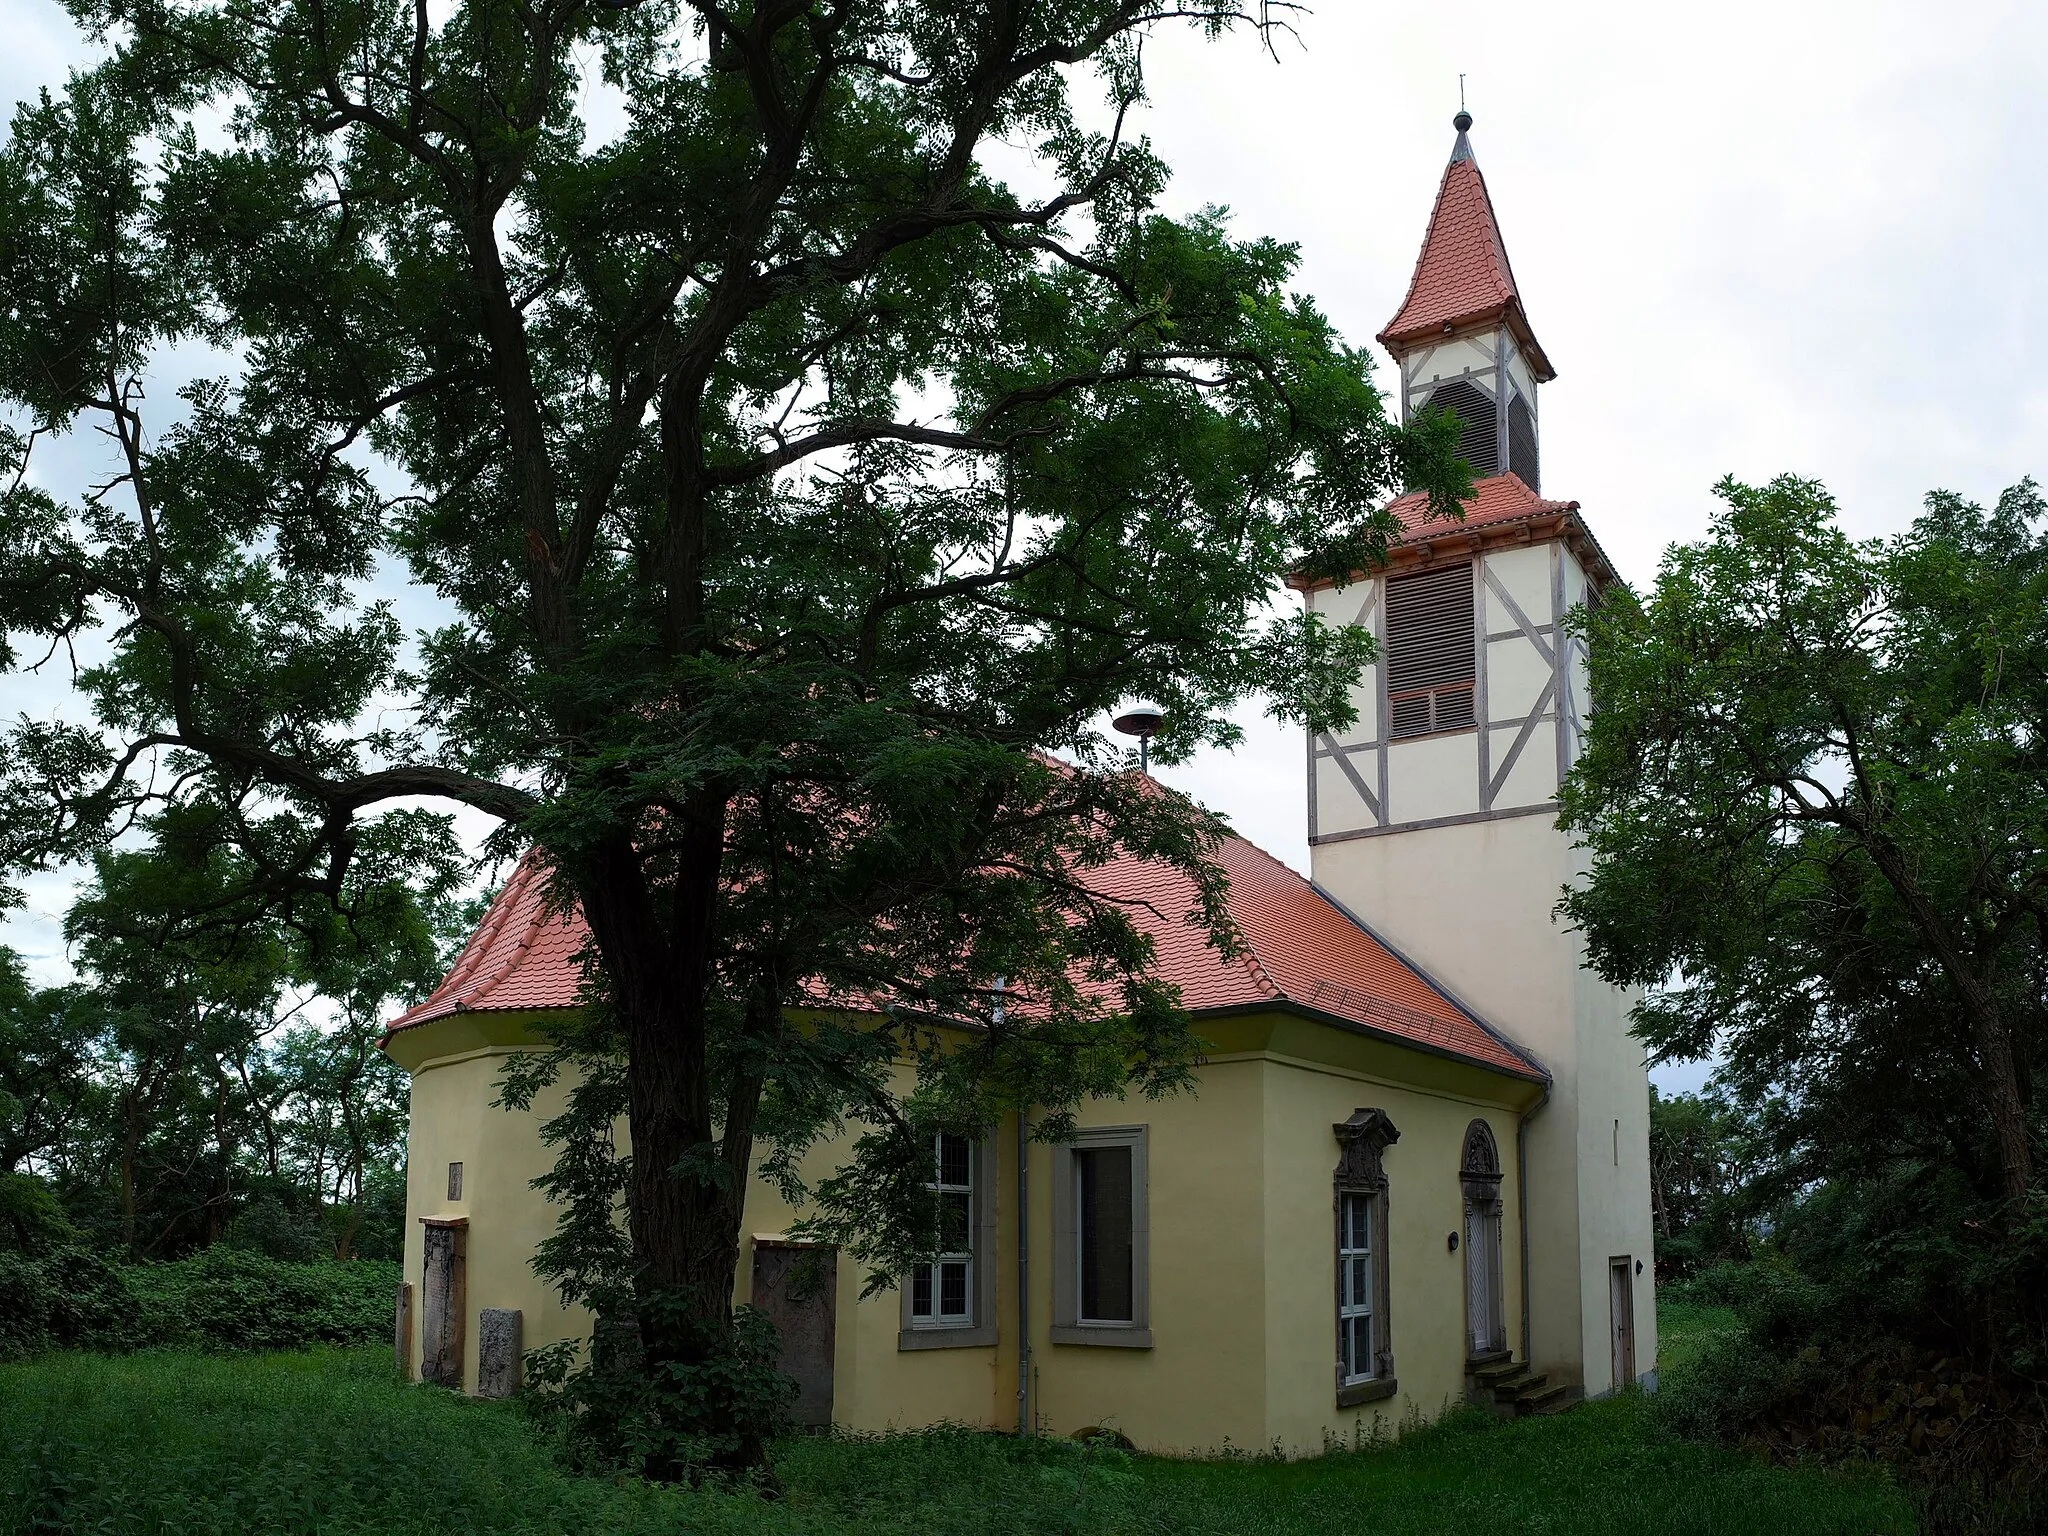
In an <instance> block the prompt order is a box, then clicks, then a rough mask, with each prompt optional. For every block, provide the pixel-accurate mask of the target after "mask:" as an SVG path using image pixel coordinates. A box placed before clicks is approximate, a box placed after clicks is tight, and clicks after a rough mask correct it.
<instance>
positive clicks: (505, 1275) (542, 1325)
mask: <svg viewBox="0 0 2048 1536" xmlns="http://www.w3.org/2000/svg"><path fill="white" fill-rule="evenodd" d="M538 1043H539V1042H538V1037H537V1036H535V1035H533V1034H532V1033H531V1032H530V1029H529V1027H528V1025H527V1021H525V1020H522V1019H521V1018H519V1017H518V1016H515V1015H505V1014H497V1015H490V1014H475V1015H468V1016H461V1017H458V1018H455V1019H449V1020H441V1021H437V1022H435V1023H433V1024H428V1025H424V1026H422V1027H420V1028H419V1029H417V1030H409V1031H406V1032H405V1033H404V1034H401V1035H398V1036H395V1037H393V1039H392V1042H391V1045H390V1047H389V1049H390V1052H391V1055H392V1056H393V1058H394V1059H396V1060H398V1062H399V1064H400V1065H401V1066H404V1067H406V1068H407V1069H408V1070H409V1071H410V1072H411V1073H412V1115H411V1122H410V1127H409V1130H408V1132H407V1139H406V1231H405V1278H406V1279H407V1280H409V1281H411V1282H412V1284H413V1287H414V1305H413V1343H412V1369H413V1372H414V1374H415V1375H417V1374H418V1371H419V1365H420V1358H421V1341H422V1329H423V1328H424V1326H425V1318H424V1314H425V1308H424V1306H423V1305H422V1298H421V1296H420V1294H419V1286H420V1279H421V1270H422V1267H423V1264H424V1262H425V1243H424V1228H423V1227H422V1226H421V1219H422V1218H436V1219H448V1218H467V1220H468V1222H469V1225H468V1227H467V1229H466V1231H465V1234H464V1242H465V1259H464V1271H465V1289H466V1292H467V1295H466V1297H465V1302H464V1339H463V1371H462V1382H463V1389H464V1390H465V1391H474V1390H475V1387H476V1362H477V1352H476V1334H477V1313H478V1312H479V1311H481V1310H482V1309H483V1308H486V1307H509V1308H514V1309H516V1310H518V1311H519V1312H520V1313H521V1314H522V1317H521V1324H522V1343H523V1345H524V1347H525V1348H528V1349H532V1348H534V1347H536V1346H537V1345H540V1344H546V1343H551V1342H553V1341H554V1340H556V1339H562V1338H570V1337H583V1336H586V1335H587V1334H588V1332H589V1328H590V1324H589V1320H588V1314H587V1313H585V1312H584V1311H583V1310H582V1309H581V1308H575V1309H567V1308H564V1307H563V1306H562V1304H561V1300H560V1298H559V1297H558V1296H557V1295H556V1294H555V1292H554V1291H553V1290H552V1289H551V1288H549V1287H548V1286H547V1285H546V1284H545V1283H544V1282H543V1281H542V1280H541V1279H540V1278H539V1276H537V1275H535V1274H534V1272H533V1267H532V1262H531V1261H532V1258H533V1252H534V1248H535V1246H536V1245H537V1244H538V1243H539V1242H540V1240H541V1239H542V1238H544V1237H546V1236H547V1235H548V1234H549V1233H551V1232H552V1231H553V1230H554V1220H555V1208H554V1207H553V1206H552V1205H550V1204H549V1203H548V1202H547V1200H546V1199H545V1198H544V1197H543V1196H541V1195H540V1194H539V1193H538V1192H536V1191H535V1190H534V1189H533V1188H532V1187H531V1183H530V1181H531V1180H532V1179H534V1178H536V1177H537V1176H539V1175H540V1174H543V1173H545V1172H547V1170H548V1169H549V1168H550V1167H552V1166H553V1163H554V1154H553V1152H552V1151H551V1150H550V1149H549V1148H547V1147H546V1146H544V1145H543V1144H542V1143H541V1139H540V1134H539V1126H540V1124H541V1122H542V1121H543V1120H545V1119H546V1118H548V1117H549V1116H551V1115H554V1114H557V1113H559V1112H560V1111H561V1108H562V1107H563V1099H564V1095H565V1093H566V1088H565V1087H562V1086H557V1087H556V1088H554V1089H551V1090H549V1092H548V1093H546V1094H545V1095H543V1096H542V1098H541V1100H540V1102H539V1103H538V1104H537V1105H536V1106H535V1108H536V1113H534V1114H530V1115H522V1114H510V1113H507V1112H506V1111H504V1110H502V1109H494V1108H492V1107H491V1101H492V1100H493V1099H495V1098H496V1097H497V1096H498V1089H497V1084H498V1080H499V1079H500V1078H501V1077H502V1076H503V1075H504V1071H505V1062H506V1058H507V1057H508V1056H510V1055H511V1054H512V1053H513V1052H514V1051H515V1050H519V1049H522V1048H531V1047H532V1046H534V1045H536V1044H538ZM455 1162H459V1163H461V1164H462V1198H461V1199H460V1200H450V1199H449V1198H448V1165H449V1164H450V1163H455Z"/></svg>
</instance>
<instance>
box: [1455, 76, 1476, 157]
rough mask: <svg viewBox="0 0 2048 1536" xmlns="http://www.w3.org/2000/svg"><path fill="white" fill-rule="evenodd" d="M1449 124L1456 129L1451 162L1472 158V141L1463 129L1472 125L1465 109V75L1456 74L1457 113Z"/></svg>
mask: <svg viewBox="0 0 2048 1536" xmlns="http://www.w3.org/2000/svg"><path fill="white" fill-rule="evenodd" d="M1451 126H1452V127H1453V128H1455V129H1457V130H1458V142H1457V143H1455V144H1453V145H1452V146H1451V164H1453V165H1456V164H1457V163H1458V162H1459V161H1460V160H1470V159H1471V158H1472V141H1471V140H1470V139H1468V138H1466V137H1465V130H1466V129H1468V128H1470V127H1471V126H1472V114H1471V113H1470V112H1467V111H1466V110H1465V77H1464V76H1463V75H1460V76H1458V115H1457V116H1456V117H1454V118H1452V119H1451Z"/></svg>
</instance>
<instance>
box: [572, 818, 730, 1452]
mask: <svg viewBox="0 0 2048 1536" xmlns="http://www.w3.org/2000/svg"><path fill="white" fill-rule="evenodd" d="M677 831H678V833H679V841H680V843H681V845H682V846H681V849H680V852H679V854H678V856H677V866H678V873H677V876H676V881H675V887H674V890H673V894H672V908H671V913H672V915H671V921H670V924H669V932H668V934H666V935H664V934H663V933H662V931H661V926H660V925H659V924H658V923H657V922H656V920H655V910H654V898H653V895H652V893H651V892H650V891H649V889H648V885H647V881H646V878H645V875H644V873H643V870H642V867H641V863H640V856H639V854H638V852H637V851H636V850H635V849H634V848H633V847H632V846H631V844H630V843H629V842H627V841H625V840H623V839H622V840H620V841H619V842H618V843H617V844H615V845H613V846H610V847H607V848H604V849H601V850H600V851H598V852H597V853H596V854H595V855H594V856H593V857H591V858H590V859H589V861H588V863H587V865H586V874H585V877H584V878H583V879H582V880H579V882H578V884H579V887H580V890H579V894H580V896H581V898H582V901H583V907H584V916H585V919H586V921H587V922H588V923H589V925H590V931H591V935H592V937H593V938H594V939H595V940H596V942H597V947H598V951H599V955H600V957H601V959H602V962H603V965H604V974H605V981H606V985H607V988H608V991H609V995H610V1000H611V1003H612V1006H613V1008H614V1010H615V1011H616V1014H617V1016H618V1018H619V1021H620V1023H621V1025H622V1027H623V1029H624V1032H625V1037H626V1085H627V1123H628V1126H629V1128H630V1130H631V1135H632V1154H633V1169H632V1180H631V1185H630V1188H629V1191H628V1198H627V1215H628V1225H629V1228H630V1231H631V1234H632V1242H633V1261H634V1265H635V1268H636V1274H635V1277H634V1303H635V1314H636V1320H637V1322H638V1325H639V1332H640V1347H641V1352H642V1357H643V1359H644V1362H645V1366H646V1369H647V1370H648V1372H649V1373H650V1374H652V1373H654V1372H657V1371H659V1370H660V1369H661V1368H662V1367H664V1366H683V1367H689V1366H697V1365H702V1364H704V1363H705V1362H706V1361H707V1360H710V1359H712V1358H714V1357H716V1356H719V1355H723V1354H727V1353H729V1352H730V1351H731V1349H732V1342H733V1333H732V1323H733V1315H732V1292H733V1279H734V1275H735V1274H736V1273H737V1270H738V1264H739V1246H740V1225H741V1218H742V1216H743V1214H744V1207H745V1201H746V1165H747V1162H748V1160H749V1159H750V1156H751V1146H752V1126H753V1119H754V1113H755V1110H756V1108H757V1102H758V1098H759V1086H758V1083H757V1084H755V1086H754V1090H753V1100H754V1101H755V1102H743V1101H744V1100H745V1098H746V1095H745V1093H744V1091H742V1092H740V1093H738V1094H735V1095H734V1114H733V1116H732V1117H731V1118H732V1119H733V1121H734V1124H733V1126H732V1127H731V1129H732V1130H733V1131H734V1132H735V1133H737V1134H736V1136H734V1137H733V1138H730V1139H729V1140H728V1142H727V1144H726V1145H725V1146H723V1147H721V1146H719V1145H718V1140H719V1138H718V1128H717V1125H716V1122H715V1119H714V1115H713V1094H712V1084H711V1076H710V1062H709V1059H708V1045H709V1027H708V1019H707V1012H706V1009H707V1001H708V998H709V994H710V990H711V982H712V979H713V960H712V937H713V922H714V919H715V917H716V914H717V903H718V892H719V879H720V860H721V857H722V854H723V848H724V839H725V803H724V801H723V800H721V799H712V798H710V797H706V798H705V799H704V800H703V801H702V802H700V803H692V804H691V805H690V806H688V807H687V808H686V810H685V813H684V815H683V816H682V818H681V825H680V826H679V827H678V829H677ZM735 1155H736V1156H737V1166H735V1163H734V1157H735ZM712 1411H713V1412H714V1413H716V1412H717V1410H716V1408H715V1407H714V1408H713V1410H712ZM742 1418H744V1416H742ZM716 1427H717V1428H718V1429H720V1430H725V1429H728V1428H730V1429H732V1430H737V1431H738V1432H739V1434H740V1442H739V1444H738V1447H737V1450H736V1451H735V1452H734V1453H733V1454H732V1455H731V1456H730V1458H727V1459H729V1461H730V1463H731V1464H732V1465H734V1466H737V1467H745V1468H754V1467H760V1466H762V1465H764V1464H765V1462H766V1459H767V1447H766V1444H765V1443H764V1442H763V1441H762V1440H761V1439H760V1438H759V1436H758V1435H755V1434H752V1433H751V1432H750V1426H749V1425H747V1424H746V1423H744V1422H735V1423H733V1424H731V1425H730V1426H727V1425H719V1426H716ZM684 1470H685V1469H684V1468H682V1467H680V1466H678V1465H664V1464H663V1463H662V1459H661V1458H660V1457H659V1456H657V1458H656V1459H655V1460H654V1461H653V1462H652V1463H651V1464H650V1466H649V1467H648V1471H649V1473H650V1474H651V1475H653V1476H656V1477H675V1476H677V1475H680V1474H681V1473H682V1472H683V1471H684Z"/></svg>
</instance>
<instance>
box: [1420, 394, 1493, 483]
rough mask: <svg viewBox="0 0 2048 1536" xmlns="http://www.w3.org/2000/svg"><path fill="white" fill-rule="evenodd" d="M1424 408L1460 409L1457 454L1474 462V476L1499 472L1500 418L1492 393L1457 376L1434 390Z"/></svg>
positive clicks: (1472, 464) (1466, 460)
mask: <svg viewBox="0 0 2048 1536" xmlns="http://www.w3.org/2000/svg"><path fill="white" fill-rule="evenodd" d="M1424 409H1426V410H1432V411H1456V412H1457V413H1458V420H1459V422H1460V423H1461V424H1462V425H1461V426H1460V427H1459V429H1458V457H1459V458H1461V459H1463V460H1464V461H1465V462H1466V463H1467V464H1470V465H1471V466H1472V477H1473V478H1474V479H1475V480H1484V479H1485V478H1486V477H1487V476H1488V475H1497V474H1499V473H1500V422H1499V421H1498V420H1497V419H1496V417H1495V414H1494V405H1493V396H1491V395H1489V394H1488V393H1487V392H1486V391H1485V390H1483V389H1481V388H1480V387H1479V386H1478V385H1477V384H1474V383H1473V382H1472V381H1471V380H1470V379H1458V380H1456V381H1455V382H1453V383H1450V384H1446V385H1444V386H1443V387H1442V388H1441V389H1438V390H1436V391H1435V392H1434V393H1432V394H1431V395H1430V397H1429V404H1428V405H1427V406H1426V407H1424Z"/></svg>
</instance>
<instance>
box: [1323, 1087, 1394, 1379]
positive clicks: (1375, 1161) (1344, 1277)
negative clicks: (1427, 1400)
mask: <svg viewBox="0 0 2048 1536" xmlns="http://www.w3.org/2000/svg"><path fill="white" fill-rule="evenodd" d="M1331 1129H1332V1130H1333V1131H1334V1132H1335V1133H1336V1137H1337V1146H1338V1157H1337V1170H1336V1175H1335V1178H1334V1180H1333V1183H1334V1201H1333V1205H1334V1211H1335V1216H1336V1229H1337V1230H1336V1238H1337V1248H1336V1259H1337V1287H1336V1291H1337V1319H1336V1321H1337V1383H1336V1385H1337V1406H1338V1407H1340V1408H1349V1407H1355V1406H1356V1405H1358V1404H1360V1403H1366V1402H1371V1401H1373V1400H1374V1399H1376V1398H1382V1397H1391V1396H1392V1395H1393V1394H1394V1392H1395V1390H1396V1387H1395V1381H1394V1347H1393V1329H1392V1326H1391V1318H1390V1308H1389V1306H1388V1296H1387V1173H1386V1164H1385V1162H1384V1154H1385V1152H1386V1149H1387V1148H1388V1147H1390V1146H1392V1145H1393V1144H1394V1143H1395V1142H1397V1141H1399V1140H1400V1139H1401V1133H1400V1132H1399V1131H1397V1130H1396V1129H1395V1128H1394V1122H1393V1121H1392V1120H1390V1119H1388V1118H1387V1114H1386V1111H1385V1110H1380V1109H1360V1110H1355V1111H1353V1113H1352V1115H1351V1118H1350V1119H1349V1120H1346V1121H1344V1122H1343V1123H1342V1124H1340V1125H1336V1126H1333V1127H1331Z"/></svg>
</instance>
